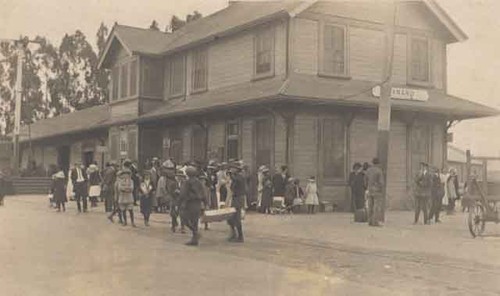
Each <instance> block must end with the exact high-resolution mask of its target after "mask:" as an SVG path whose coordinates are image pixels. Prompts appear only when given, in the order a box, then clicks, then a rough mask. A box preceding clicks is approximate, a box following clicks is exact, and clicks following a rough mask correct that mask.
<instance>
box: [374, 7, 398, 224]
mask: <svg viewBox="0 0 500 296" xmlns="http://www.w3.org/2000/svg"><path fill="white" fill-rule="evenodd" d="M393 7H394V9H393V10H394V14H393V16H392V20H390V21H388V24H387V26H386V30H385V31H386V43H385V67H384V74H383V76H382V77H383V80H382V81H383V83H382V85H381V90H380V100H379V105H378V124H377V128H378V138H377V157H378V159H379V160H380V164H381V167H382V170H383V172H384V176H385V182H384V187H383V189H382V192H383V207H384V209H385V204H386V200H387V172H388V161H389V134H390V128H391V91H392V63H393V59H394V34H395V28H394V27H395V25H396V16H397V4H396V2H395V1H394V2H393ZM381 220H382V221H385V210H384V211H382V217H381Z"/></svg>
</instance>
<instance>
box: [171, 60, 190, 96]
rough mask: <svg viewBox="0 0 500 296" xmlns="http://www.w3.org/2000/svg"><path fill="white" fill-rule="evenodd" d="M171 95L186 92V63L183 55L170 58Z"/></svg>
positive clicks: (179, 94) (180, 94)
mask: <svg viewBox="0 0 500 296" xmlns="http://www.w3.org/2000/svg"><path fill="white" fill-rule="evenodd" d="M169 64H170V91H169V93H170V97H176V96H182V95H184V93H185V83H186V82H185V81H186V64H185V59H184V56H183V55H179V56H175V57H172V59H171V60H170V63H169Z"/></svg>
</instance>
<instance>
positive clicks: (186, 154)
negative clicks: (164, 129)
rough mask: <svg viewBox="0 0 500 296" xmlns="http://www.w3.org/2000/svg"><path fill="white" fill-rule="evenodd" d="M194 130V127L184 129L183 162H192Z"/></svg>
mask: <svg viewBox="0 0 500 296" xmlns="http://www.w3.org/2000/svg"><path fill="white" fill-rule="evenodd" d="M192 129H193V127H192V126H185V127H184V128H182V161H189V160H191V148H192V145H191V140H192V139H193V138H192V136H191V132H192Z"/></svg>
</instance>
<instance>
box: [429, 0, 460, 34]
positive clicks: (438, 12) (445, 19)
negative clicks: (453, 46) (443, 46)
mask: <svg viewBox="0 0 500 296" xmlns="http://www.w3.org/2000/svg"><path fill="white" fill-rule="evenodd" d="M422 2H423V3H424V4H425V6H427V8H428V9H429V10H430V11H432V13H434V15H435V16H436V17H437V18H438V20H439V21H440V22H441V23H442V24H443V25H444V26H445V27H446V28H447V29H448V31H450V33H451V35H452V36H453V37H454V38H455V39H456V41H458V42H463V41H466V40H467V39H468V37H467V34H465V32H464V31H462V29H460V27H459V26H458V25H457V24H456V23H455V21H453V19H452V18H451V17H450V16H449V15H448V14H447V13H446V11H444V9H443V8H442V7H441V6H439V4H438V3H436V1H434V0H422Z"/></svg>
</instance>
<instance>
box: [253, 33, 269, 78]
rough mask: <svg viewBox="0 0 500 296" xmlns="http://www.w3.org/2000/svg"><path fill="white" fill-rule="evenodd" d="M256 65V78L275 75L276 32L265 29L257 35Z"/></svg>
mask: <svg viewBox="0 0 500 296" xmlns="http://www.w3.org/2000/svg"><path fill="white" fill-rule="evenodd" d="M254 46H255V65H254V76H255V77H256V78H260V77H267V76H272V75H273V74H274V30H273V29H265V30H262V31H260V32H258V33H257V34H256V35H255V44H254Z"/></svg>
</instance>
